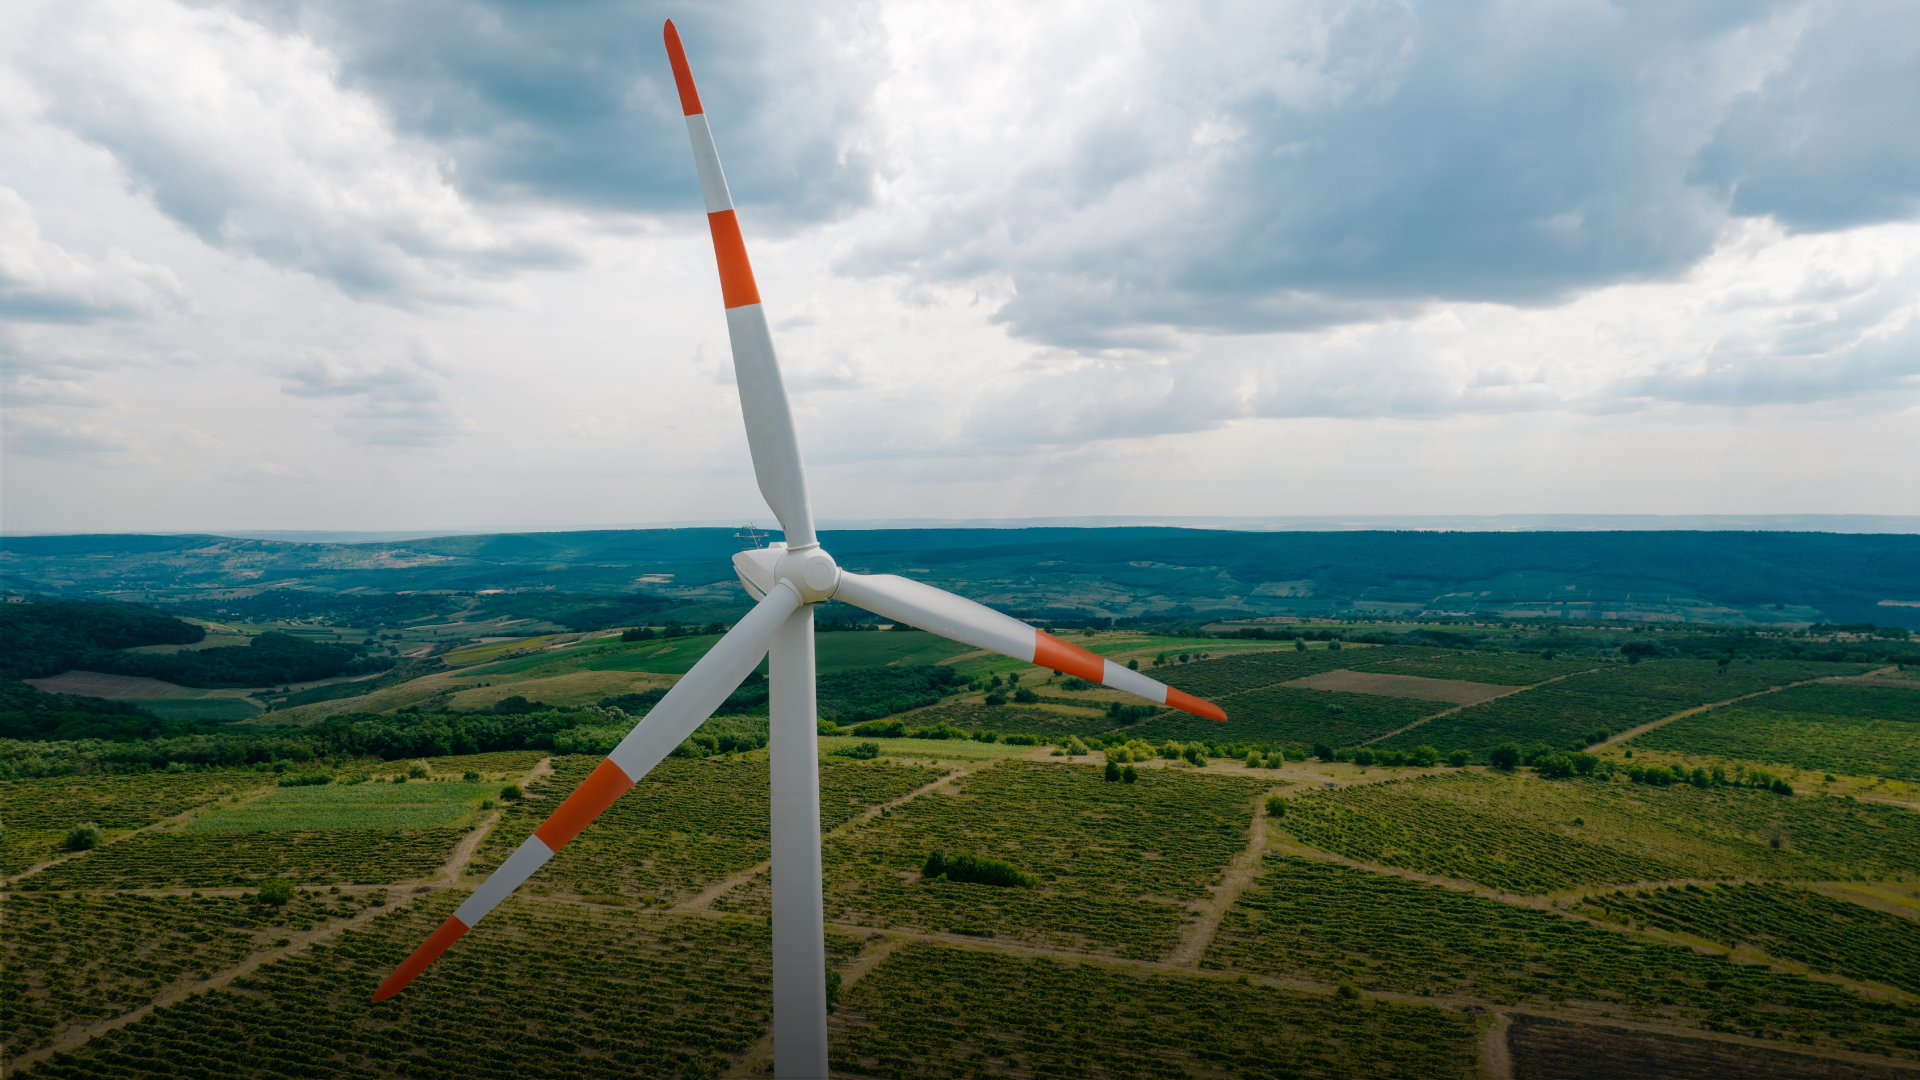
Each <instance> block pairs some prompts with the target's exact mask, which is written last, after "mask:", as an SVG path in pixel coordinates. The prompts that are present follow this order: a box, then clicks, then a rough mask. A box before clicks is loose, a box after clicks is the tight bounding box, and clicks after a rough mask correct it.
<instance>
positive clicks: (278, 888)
mask: <svg viewBox="0 0 1920 1080" xmlns="http://www.w3.org/2000/svg"><path fill="white" fill-rule="evenodd" d="M259 899H260V902H261V903H263V904H266V905H268V906H269V907H279V906H280V905H282V904H284V903H286V902H288V901H289V900H292V899H293V882H291V881H284V880H282V879H280V878H269V879H268V880H266V881H263V882H261V883H260V897H259Z"/></svg>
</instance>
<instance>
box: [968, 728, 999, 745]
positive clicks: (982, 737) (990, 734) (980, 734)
mask: <svg viewBox="0 0 1920 1080" xmlns="http://www.w3.org/2000/svg"><path fill="white" fill-rule="evenodd" d="M973 741H974V742H978V743H994V742H999V741H1000V733H999V732H997V731H987V730H985V729H982V730H980V731H976V732H974V733H973Z"/></svg>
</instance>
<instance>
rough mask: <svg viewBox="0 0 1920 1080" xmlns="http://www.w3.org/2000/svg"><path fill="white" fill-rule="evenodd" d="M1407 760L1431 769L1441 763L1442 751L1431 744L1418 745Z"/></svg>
mask: <svg viewBox="0 0 1920 1080" xmlns="http://www.w3.org/2000/svg"><path fill="white" fill-rule="evenodd" d="M1407 760H1408V762H1409V763H1410V764H1413V765H1418V766H1419V767H1420V768H1422V769H1430V768H1432V767H1434V766H1435V765H1438V764H1440V751H1438V750H1435V749H1434V748H1433V747H1431V746H1416V747H1414V748H1413V753H1411V754H1409V755H1408V756H1407Z"/></svg>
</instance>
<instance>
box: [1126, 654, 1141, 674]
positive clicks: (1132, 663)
mask: <svg viewBox="0 0 1920 1080" xmlns="http://www.w3.org/2000/svg"><path fill="white" fill-rule="evenodd" d="M1127 670H1128V671H1139V670H1140V660H1139V658H1138V657H1135V658H1134V659H1132V660H1129V661H1127Z"/></svg>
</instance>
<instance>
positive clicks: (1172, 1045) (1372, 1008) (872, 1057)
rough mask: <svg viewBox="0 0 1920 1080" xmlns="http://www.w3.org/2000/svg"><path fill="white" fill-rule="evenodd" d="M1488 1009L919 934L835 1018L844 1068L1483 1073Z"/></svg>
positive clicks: (1415, 1077)
mask: <svg viewBox="0 0 1920 1080" xmlns="http://www.w3.org/2000/svg"><path fill="white" fill-rule="evenodd" d="M1477 1035H1478V1025H1477V1024H1476V1022H1475V1018H1474V1017H1473V1016H1471V1015H1469V1014H1466V1013H1461V1012H1458V1011H1451V1010H1446V1009H1440V1008H1434V1007H1431V1006H1421V1005H1404V1004H1399V1003H1396V1002H1388V1001H1380V1000H1356V1001H1346V1000H1342V999H1341V998H1339V997H1336V996H1334V995H1332V994H1314V993H1301V992H1299V991H1292V990H1279V989H1275V988H1273V987H1268V986H1250V985H1247V986H1243V985H1240V984H1238V983H1233V982H1227V981H1225V980H1221V979H1207V978H1198V977H1194V976H1182V975H1163V974H1157V973H1156V974H1142V973H1138V972H1133V971H1127V970H1120V969H1114V968H1108V967H1104V966H1101V965H1099V964H1094V963H1077V962H1073V961H1065V962H1062V961H1059V960H1052V959H1047V958H1040V959H1029V958H1021V957H1012V956H1003V955H1000V954H997V953H992V952H987V951H983V950H976V949H959V948H953V947H950V946H943V945H936V944H931V943H916V944H911V945H904V946H902V947H900V948H899V949H897V950H895V951H894V952H893V953H892V954H890V955H889V956H887V958H886V959H885V960H882V961H881V962H880V963H879V965H878V966H876V967H875V968H874V969H873V971H871V972H870V973H868V974H867V975H866V977H865V978H863V979H861V980H860V982H859V983H857V984H855V986H854V987H853V989H852V990H851V991H850V992H849V993H848V995H847V997H846V999H845V1000H844V1002H843V1003H842V1005H841V1008H840V1011H839V1013H838V1015H836V1016H835V1017H834V1018H833V1019H832V1046H833V1069H834V1073H835V1075H847V1076H876V1077H882V1076H884V1077H900V1078H907V1080H919V1078H923V1077H924V1078H927V1080H933V1078H935V1077H941V1078H944V1077H950V1076H955V1075H975V1076H985V1075H1023V1076H1077V1077H1089V1078H1092V1077H1115V1078H1118V1077H1138V1076H1167V1077H1220V1078H1226V1077H1234V1078H1241V1077H1244V1078H1248V1080H1266V1078H1273V1080H1279V1078H1282V1077H1286V1078H1292V1077H1300V1076H1341V1077H1381V1078H1386V1077H1403V1078H1406V1080H1442V1078H1446V1077H1459V1078H1462V1080H1464V1078H1467V1077H1472V1076H1474V1075H1476V1069H1475V1060H1476V1055H1475V1052H1474V1041H1475V1038H1476V1037H1477Z"/></svg>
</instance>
